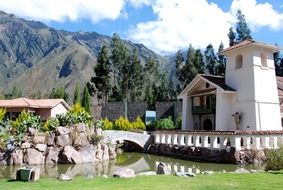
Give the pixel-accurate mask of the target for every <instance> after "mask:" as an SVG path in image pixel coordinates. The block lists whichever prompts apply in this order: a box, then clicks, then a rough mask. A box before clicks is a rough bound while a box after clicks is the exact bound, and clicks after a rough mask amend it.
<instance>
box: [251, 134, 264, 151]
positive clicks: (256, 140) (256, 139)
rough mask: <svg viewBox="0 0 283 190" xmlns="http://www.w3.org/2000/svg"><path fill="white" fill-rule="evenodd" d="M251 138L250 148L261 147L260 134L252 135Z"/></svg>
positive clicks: (258, 148)
mask: <svg viewBox="0 0 283 190" xmlns="http://www.w3.org/2000/svg"><path fill="white" fill-rule="evenodd" d="M252 139H253V144H252V148H253V149H256V150H260V149H262V144H261V142H260V136H253V137H252Z"/></svg>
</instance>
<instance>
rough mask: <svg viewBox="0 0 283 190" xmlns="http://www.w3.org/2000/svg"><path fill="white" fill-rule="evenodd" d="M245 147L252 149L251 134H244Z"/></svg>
mask: <svg viewBox="0 0 283 190" xmlns="http://www.w3.org/2000/svg"><path fill="white" fill-rule="evenodd" d="M243 138H244V148H246V149H251V137H250V136H244V137H243Z"/></svg>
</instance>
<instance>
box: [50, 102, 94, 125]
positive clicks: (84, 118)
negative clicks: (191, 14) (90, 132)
mask: <svg viewBox="0 0 283 190" xmlns="http://www.w3.org/2000/svg"><path fill="white" fill-rule="evenodd" d="M56 118H57V119H58V120H59V124H60V125H61V126H67V125H71V124H77V123H85V124H87V125H88V126H89V127H90V126H92V125H93V122H92V116H91V115H90V114H89V113H88V112H86V111H85V109H84V108H83V107H82V106H81V105H80V104H79V103H77V104H75V105H74V106H73V107H72V108H71V110H70V111H68V112H67V113H66V114H60V115H56Z"/></svg>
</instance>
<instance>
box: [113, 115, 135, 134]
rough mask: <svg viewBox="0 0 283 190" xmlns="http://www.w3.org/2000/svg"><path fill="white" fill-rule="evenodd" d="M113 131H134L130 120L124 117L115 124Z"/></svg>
mask: <svg viewBox="0 0 283 190" xmlns="http://www.w3.org/2000/svg"><path fill="white" fill-rule="evenodd" d="M113 129H115V130H123V131H130V130H132V125H131V123H130V122H129V120H128V119H126V118H124V117H119V119H117V120H116V121H115V123H114V127H113Z"/></svg>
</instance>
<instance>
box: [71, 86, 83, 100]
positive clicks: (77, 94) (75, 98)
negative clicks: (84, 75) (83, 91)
mask: <svg viewBox="0 0 283 190" xmlns="http://www.w3.org/2000/svg"><path fill="white" fill-rule="evenodd" d="M80 96H81V95H80V87H79V85H78V84H76V87H75V91H74V99H73V104H77V103H80V101H81V97H80Z"/></svg>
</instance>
